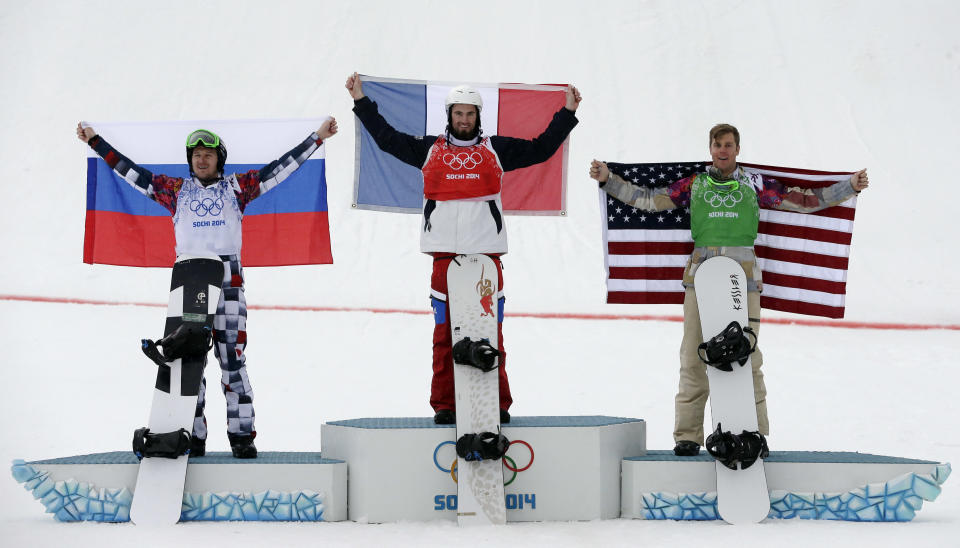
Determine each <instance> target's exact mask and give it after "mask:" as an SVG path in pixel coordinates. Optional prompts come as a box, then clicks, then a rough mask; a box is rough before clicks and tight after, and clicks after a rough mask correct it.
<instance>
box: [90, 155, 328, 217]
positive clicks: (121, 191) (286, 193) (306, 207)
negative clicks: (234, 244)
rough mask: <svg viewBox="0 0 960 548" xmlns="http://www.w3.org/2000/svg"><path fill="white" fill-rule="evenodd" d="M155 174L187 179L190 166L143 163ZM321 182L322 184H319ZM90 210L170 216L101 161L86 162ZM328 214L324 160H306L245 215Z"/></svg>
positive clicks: (238, 167) (234, 167)
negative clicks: (325, 212) (323, 212)
mask: <svg viewBox="0 0 960 548" xmlns="http://www.w3.org/2000/svg"><path fill="white" fill-rule="evenodd" d="M140 166H141V167H143V168H144V169H148V170H150V171H151V172H153V173H155V174H160V173H162V174H164V175H168V176H170V177H188V176H189V173H188V170H187V164H140ZM262 167H263V164H227V165H226V166H225V168H224V170H225V171H226V172H227V173H228V174H229V173H246V172H247V171H250V170H251V169H260V168H262ZM317 181H319V184H318V183H317ZM87 209H88V210H94V211H113V212H117V213H128V214H130V215H143V216H148V217H169V216H170V213H169V212H168V211H167V210H166V209H165V208H164V207H163V206H161V205H160V204H158V203H156V202H154V201H153V200H151V199H149V198H147V197H146V196H144V195H143V194H140V192H139V191H137V190H136V189H135V188H133V187H132V186H131V185H130V184H129V183H127V182H126V181H124V180H123V179H122V178H121V177H120V176H119V175H117V174H116V173H114V171H113V170H112V169H110V167H109V166H108V165H107V163H106V162H104V161H103V160H102V159H100V158H88V159H87ZM317 211H327V180H326V175H325V160H323V159H316V160H307V161H306V163H305V164H304V165H302V166H300V169H298V170H297V171H295V172H294V173H293V174H292V175H291V176H290V177H289V178H287V179H286V180H285V181H283V182H282V183H280V184H279V185H278V186H276V187H274V188H273V189H272V190H270V192H267V193H266V194H264V195H263V196H261V197H259V198H257V199H256V200H254V201H252V202H250V205H249V206H248V207H247V209H246V211H245V213H244V214H245V215H260V214H267V213H310V212H317Z"/></svg>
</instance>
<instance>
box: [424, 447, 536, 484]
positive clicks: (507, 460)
mask: <svg viewBox="0 0 960 548" xmlns="http://www.w3.org/2000/svg"><path fill="white" fill-rule="evenodd" d="M516 444H520V445H523V446H524V447H526V448H527V451H529V452H530V460H529V461H528V462H527V464H526V465H525V466H517V462H516V461H515V460H514V459H513V458H512V457H511V456H510V455H504V456H503V466H504V468H506V469H507V470H509V471H511V472H513V475H512V476H510V479H509V480H508V481H505V482H503V486H504V487H506V486H507V485H510V484H511V483H513V482H514V480H516V479H517V474H519V473H520V472H525V471H527V470H529V469H530V467H531V466H533V447H531V446H530V444H529V443H527V442H525V441H523V440H513V441H511V442H510V445H509V446H507V452H508V453H509V452H510V448H512V447H513V446H514V445H516ZM444 445H452V446H454V448H456V446H457V444H456V443H455V442H452V441H443V442H440V444H438V445H437V447H436V448H435V449H434V450H433V465H434V466H436V467H437V470H440V471H441V472H443V473H444V474H450V477H451V478H453V483H457V460H458V459H457V457H453V462H451V463H450V468H444V467H443V466H441V464H440V461H438V460H437V454H438V453H440V449H442V448H443V446H444Z"/></svg>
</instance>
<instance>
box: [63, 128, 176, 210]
mask: <svg viewBox="0 0 960 548" xmlns="http://www.w3.org/2000/svg"><path fill="white" fill-rule="evenodd" d="M77 139H80V140H81V141H83V142H84V143H86V144H87V145H88V146H89V147H90V148H92V149H93V150H94V152H96V153H97V155H98V156H100V157H101V158H103V161H105V162H106V163H107V165H108V166H110V168H111V169H112V170H113V171H114V173H116V174H117V175H119V176H120V177H121V178H122V179H123V180H124V181H126V182H127V183H129V184H130V186H132V187H133V188H135V189H137V190H138V191H139V192H140V193H141V194H143V195H144V196H147V197H148V198H150V199H151V200H153V201H155V202H157V203H159V204H160V205H162V206H163V207H164V208H166V209H167V211H169V212H170V213H171V214H173V213H176V210H177V191H178V190H179V189H180V186H181V185H182V184H183V179H181V178H179V177H168V176H166V175H154V174H153V173H152V172H151V171H150V170H148V169H145V168H142V167H140V166H138V165H137V164H135V163H134V162H133V161H131V160H130V159H129V158H127V157H126V156H124V155H123V154H121V153H120V151H118V150H117V149H115V148H113V146H112V145H110V143H108V142H107V141H106V139H104V138H103V137H101V136H99V135H97V132H96V131H95V130H94V129H93V128H92V127H90V126H89V125H87V124H85V123H84V122H80V123H78V124H77Z"/></svg>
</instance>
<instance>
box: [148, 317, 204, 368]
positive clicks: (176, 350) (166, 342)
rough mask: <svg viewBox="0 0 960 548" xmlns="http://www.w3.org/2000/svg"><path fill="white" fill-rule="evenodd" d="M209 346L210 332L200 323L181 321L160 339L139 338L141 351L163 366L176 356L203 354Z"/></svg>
mask: <svg viewBox="0 0 960 548" xmlns="http://www.w3.org/2000/svg"><path fill="white" fill-rule="evenodd" d="M158 346H161V347H163V351H162V352H161V351H160V350H158V349H157V347H158ZM211 348H213V337H212V333H211V331H210V328H209V327H207V326H205V325H202V324H190V323H183V324H180V326H179V327H177V329H175V330H174V331H173V333H170V334H169V335H167V336H166V337H164V338H162V339H160V340H157V341H151V340H150V339H141V340H140V349H141V350H143V353H144V354H146V356H147V357H148V358H150V359H151V360H153V363H155V364H157V365H160V366H164V367H166V366H168V365H169V362H172V361H173V360H176V359H177V358H183V357H197V356H205V355H206V354H207V352H209V351H210V349H211Z"/></svg>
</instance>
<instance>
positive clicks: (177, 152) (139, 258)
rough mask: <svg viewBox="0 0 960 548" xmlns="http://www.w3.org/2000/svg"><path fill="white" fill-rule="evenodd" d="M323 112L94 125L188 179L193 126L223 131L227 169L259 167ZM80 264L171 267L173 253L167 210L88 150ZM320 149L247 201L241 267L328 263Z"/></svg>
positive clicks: (136, 157) (142, 161)
mask: <svg viewBox="0 0 960 548" xmlns="http://www.w3.org/2000/svg"><path fill="white" fill-rule="evenodd" d="M323 120H324V118H309V119H290V120H214V121H210V120H203V121H178V122H131V123H123V122H115V123H103V122H96V123H91V126H92V127H93V129H95V130H96V131H97V133H98V134H99V135H101V136H102V137H103V138H104V139H106V140H107V142H109V143H110V144H111V145H113V147H114V148H116V149H117V150H118V151H120V152H121V153H122V154H123V155H124V156H126V157H127V158H129V159H130V160H131V161H133V162H135V163H137V164H138V165H140V166H141V167H144V168H146V169H149V170H150V171H151V172H153V173H154V174H164V175H170V176H173V177H188V176H189V170H188V169H187V163H186V162H187V159H186V151H185V143H186V140H187V135H188V134H189V133H190V132H191V131H193V130H195V129H197V128H204V129H209V130H211V131H213V132H215V133H216V134H218V135H220V137H221V138H222V139H223V142H224V144H225V145H226V147H227V165H226V166H225V168H224V171H225V172H226V173H227V174H230V173H243V172H246V171H249V170H251V169H260V168H262V167H263V166H264V165H266V164H268V163H270V162H272V161H273V160H276V159H278V158H279V157H280V156H282V155H283V154H284V153H286V152H288V151H289V150H290V149H292V148H293V147H294V146H296V145H298V144H299V143H301V142H303V140H304V139H306V138H307V137H308V136H309V135H310V133H311V132H313V131H314V130H316V129H317V128H318V127H320V124H321V123H323ZM88 156H89V157H88V159H87V219H86V229H85V234H84V245H83V262H85V263H89V264H94V263H99V264H111V265H122V266H161V267H169V266H171V265H172V264H173V263H174V260H175V259H176V257H175V253H174V235H173V221H172V217H171V214H170V212H169V211H167V210H166V209H165V208H164V207H163V206H161V205H160V204H158V203H156V202H154V201H153V200H151V199H150V198H148V197H146V196H144V195H143V194H141V193H140V192H139V191H138V190H137V189H135V188H134V187H133V186H131V185H130V184H129V183H127V182H126V181H124V180H123V179H122V178H121V177H120V176H118V175H117V174H116V173H114V172H113V170H112V169H110V166H108V165H107V163H106V162H105V161H103V160H102V159H101V158H100V157H99V156H97V154H96V152H94V151H93V150H92V149H89V148H88ZM325 171H326V169H325V157H324V147H323V146H322V145H321V146H320V148H319V149H318V150H317V151H316V152H314V153H313V155H312V156H311V157H310V159H309V160H307V162H306V163H305V164H304V165H302V166H300V169H298V170H297V171H296V172H294V173H293V174H292V175H291V176H290V177H288V178H287V179H286V180H284V181H283V182H281V183H280V184H279V185H277V186H276V187H274V188H273V189H271V190H270V191H269V192H267V193H265V194H263V195H262V196H260V197H259V198H257V199H255V200H253V201H252V202H250V203H249V204H248V205H247V208H246V211H245V213H244V216H243V249H242V250H241V259H242V261H243V265H244V266H248V267H249V266H280V265H302V264H330V263H332V262H333V256H332V255H331V252H330V228H329V223H328V219H327V180H326V175H325Z"/></svg>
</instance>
